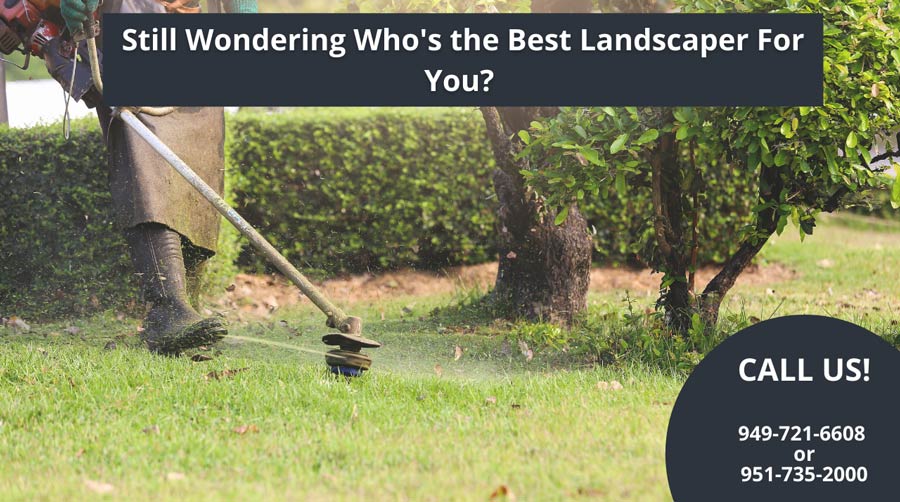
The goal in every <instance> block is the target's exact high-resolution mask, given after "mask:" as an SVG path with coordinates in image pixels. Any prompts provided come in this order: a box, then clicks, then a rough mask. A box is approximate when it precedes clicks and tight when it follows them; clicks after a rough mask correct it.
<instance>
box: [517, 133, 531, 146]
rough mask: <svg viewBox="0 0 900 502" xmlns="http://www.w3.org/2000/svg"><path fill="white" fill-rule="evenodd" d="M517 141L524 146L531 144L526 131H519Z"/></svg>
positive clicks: (529, 136)
mask: <svg viewBox="0 0 900 502" xmlns="http://www.w3.org/2000/svg"><path fill="white" fill-rule="evenodd" d="M519 139H521V140H522V142H523V143H525V144H526V145H527V144H529V143H531V135H530V134H528V131H519Z"/></svg>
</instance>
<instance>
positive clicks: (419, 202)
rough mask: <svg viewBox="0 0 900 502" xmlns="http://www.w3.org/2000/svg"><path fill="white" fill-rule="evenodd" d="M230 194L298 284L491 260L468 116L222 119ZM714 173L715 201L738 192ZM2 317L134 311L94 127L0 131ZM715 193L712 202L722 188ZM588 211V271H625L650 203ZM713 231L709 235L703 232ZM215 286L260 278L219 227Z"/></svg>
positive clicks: (132, 284) (484, 148)
mask: <svg viewBox="0 0 900 502" xmlns="http://www.w3.org/2000/svg"><path fill="white" fill-rule="evenodd" d="M228 128H229V135H228V137H229V140H228V145H227V151H228V158H229V168H228V170H227V172H226V186H227V187H228V189H229V190H230V193H231V198H232V199H233V201H234V202H235V205H236V207H237V208H238V210H239V211H240V212H241V213H242V214H243V215H244V216H245V217H247V218H248V219H249V220H250V221H251V222H252V223H254V224H255V225H257V226H258V228H259V230H260V231H261V232H262V233H263V234H264V235H265V236H266V237H267V238H269V239H271V240H272V242H273V243H274V244H275V245H276V247H278V248H279V249H283V250H285V252H286V254H287V256H288V258H289V259H291V260H292V261H293V262H294V263H295V264H297V265H298V266H299V267H300V268H302V269H303V270H304V271H307V272H309V271H313V272H314V274H313V275H316V276H320V277H321V276H324V275H333V274H338V273H345V272H360V271H367V270H380V269H388V268H396V267H405V266H413V267H418V268H430V269H434V268H440V267H444V266H448V265H455V264H474V263H481V262H484V261H487V260H491V259H494V258H495V253H496V251H495V245H494V242H495V239H494V235H495V233H496V229H495V228H494V226H495V222H496V218H495V214H494V213H495V211H496V202H495V196H494V193H493V187H492V184H491V179H490V175H491V171H492V170H493V168H494V160H493V155H492V153H491V151H490V146H489V144H488V142H487V139H486V137H485V132H484V123H483V121H482V119H481V116H480V114H479V113H478V112H477V111H476V110H474V109H453V108H445V109H390V108H387V109H386V108H378V109H303V110H292V111H287V112H281V113H265V112H262V111H256V110H253V111H242V112H241V113H239V114H237V115H232V116H230V117H229V119H228ZM739 178H740V177H737V176H730V175H729V173H721V176H716V177H714V179H713V181H714V182H716V183H722V184H724V185H727V186H728V190H730V192H729V191H726V190H724V189H723V193H737V192H739V191H744V190H747V189H749V187H746V186H742V185H741V183H745V181H740V179H739ZM0 190H2V193H3V194H4V197H3V198H0V242H2V243H3V245H2V248H0V316H2V315H10V314H15V315H19V316H23V317H30V318H47V317H58V316H65V315H81V314H84V313H87V312H91V311H96V310H99V309H105V308H117V309H126V308H128V307H129V305H133V304H134V302H133V299H134V298H135V295H136V281H135V280H134V279H135V278H134V276H133V274H132V272H131V268H130V263H129V258H128V255H127V249H126V247H125V244H124V241H123V239H122V237H121V235H120V234H119V232H117V231H116V230H115V228H114V227H113V223H112V222H113V218H112V216H111V214H112V213H111V211H112V208H111V199H110V196H109V193H108V188H107V171H106V153H105V151H104V148H103V146H102V142H101V138H100V131H99V127H98V126H97V124H96V121H93V120H85V121H79V122H78V123H76V124H75V125H74V126H73V133H72V138H71V140H69V141H68V142H67V141H65V140H64V139H63V138H62V133H61V128H60V126H59V125H55V126H49V127H38V128H33V129H29V130H20V129H12V130H11V129H5V128H0ZM717 192H718V190H717ZM744 199H745V198H744V197H740V196H735V197H733V198H731V199H730V200H727V199H725V198H724V197H723V199H722V200H718V201H709V207H710V210H709V211H708V213H707V214H706V215H705V218H706V219H708V220H710V221H708V222H701V230H702V231H703V232H704V234H703V235H704V238H706V239H708V240H709V241H711V242H715V243H716V245H715V246H710V247H709V248H708V249H707V248H704V251H706V252H707V254H706V255H704V256H701V257H700V259H701V261H707V262H708V261H715V260H719V259H721V257H722V256H724V253H725V252H727V250H728V248H729V245H730V243H731V240H732V239H729V238H727V237H726V236H725V234H719V235H713V234H710V233H708V232H709V231H707V230H704V229H714V230H717V231H721V230H720V229H722V228H724V227H723V226H722V225H720V224H719V223H717V221H718V219H720V218H721V216H720V215H721V214H722V211H725V212H726V213H728V214H733V213H738V214H746V211H749V208H743V207H732V206H731V205H730V204H734V201H739V200H744ZM605 204H606V205H604V206H598V205H586V206H585V207H584V208H583V212H584V213H585V216H586V217H587V219H588V221H589V223H590V225H591V227H592V229H593V231H594V232H595V240H596V241H597V244H598V249H597V253H596V258H597V259H598V260H599V261H603V262H606V263H624V262H626V261H631V260H632V259H633V257H634V256H635V253H637V252H639V251H640V249H638V247H639V245H640V244H639V243H640V242H641V239H640V236H641V235H642V234H644V233H645V232H647V231H648V228H649V227H648V224H649V222H650V218H649V214H650V210H649V201H647V200H642V199H639V198H636V197H633V196H631V195H629V196H627V197H625V198H622V199H620V198H618V197H609V199H608V201H607V202H606V203H605ZM707 223H708V224H707ZM222 228H223V232H222V237H221V239H220V253H219V255H218V256H217V257H216V258H215V260H214V263H215V265H214V266H213V267H212V269H213V272H214V273H213V274H211V277H212V280H211V282H212V284H214V285H215V286H216V287H219V286H221V285H222V284H223V283H224V282H225V281H227V280H228V278H229V277H230V275H231V274H232V273H233V272H234V268H233V264H234V262H235V260H236V259H237V257H238V255H240V259H238V260H237V261H238V262H239V263H240V264H241V266H242V267H244V268H245V269H248V270H251V271H259V270H262V269H263V268H264V267H265V265H264V263H263V261H262V260H260V259H259V258H257V257H255V255H253V254H252V253H251V252H250V251H249V250H248V249H247V245H246V244H240V243H239V242H241V243H242V242H244V241H239V240H238V236H237V234H236V231H234V230H233V229H231V228H230V226H228V225H223V227H222Z"/></svg>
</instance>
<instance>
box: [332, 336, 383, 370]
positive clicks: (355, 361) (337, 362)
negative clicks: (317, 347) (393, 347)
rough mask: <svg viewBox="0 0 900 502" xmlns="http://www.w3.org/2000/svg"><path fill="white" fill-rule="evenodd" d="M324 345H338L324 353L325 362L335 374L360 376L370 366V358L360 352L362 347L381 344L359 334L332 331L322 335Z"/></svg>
mask: <svg viewBox="0 0 900 502" xmlns="http://www.w3.org/2000/svg"><path fill="white" fill-rule="evenodd" d="M322 342H323V343H325V345H332V346H338V347H340V349H334V350H331V351H329V352H328V354H326V355H325V364H327V365H328V366H329V367H330V368H331V372H332V373H334V374H335V375H344V376H350V377H355V376H360V375H362V372H363V371H366V370H367V369H369V368H370V367H371V366H372V358H371V357H369V356H368V355H366V354H363V353H362V352H360V351H361V350H362V349H364V348H369V349H377V348H378V347H381V344H380V343H378V342H376V341H375V340H369V339H368V338H363V337H361V336H355V335H346V334H343V333H332V334H329V335H325V336H323V337H322Z"/></svg>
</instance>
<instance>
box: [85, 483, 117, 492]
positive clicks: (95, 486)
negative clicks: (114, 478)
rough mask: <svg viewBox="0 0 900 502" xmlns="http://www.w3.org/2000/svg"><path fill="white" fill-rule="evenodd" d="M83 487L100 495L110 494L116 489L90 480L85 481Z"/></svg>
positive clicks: (107, 484)
mask: <svg viewBox="0 0 900 502" xmlns="http://www.w3.org/2000/svg"><path fill="white" fill-rule="evenodd" d="M84 486H86V487H87V489H88V490H90V491H92V492H94V493H99V494H101V495H103V494H107V493H112V492H113V491H114V490H115V489H116V487H115V486H113V485H111V484H109V483H103V482H102V481H94V480H92V479H85V480H84Z"/></svg>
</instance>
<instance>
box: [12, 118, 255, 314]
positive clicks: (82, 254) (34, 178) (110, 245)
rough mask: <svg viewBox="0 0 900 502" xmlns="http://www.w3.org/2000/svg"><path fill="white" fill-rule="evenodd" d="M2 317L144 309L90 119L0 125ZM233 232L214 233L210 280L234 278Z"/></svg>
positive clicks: (102, 150) (102, 153) (103, 152)
mask: <svg viewBox="0 0 900 502" xmlns="http://www.w3.org/2000/svg"><path fill="white" fill-rule="evenodd" d="M0 192H2V193H3V194H4V196H3V197H2V198H0V242H2V246H0V317H2V316H8V315H17V316H20V317H27V318H32V319H34V318H37V319H46V318H58V317H67V316H75V315H83V314H86V313H90V312H96V311H99V310H105V309H113V308H114V309H119V310H123V311H127V312H136V311H137V310H139V309H140V308H141V306H140V305H139V303H138V302H136V301H135V300H136V299H137V298H138V281H137V278H136V276H135V275H134V272H133V270H132V267H131V259H130V257H129V254H128V247H127V245H126V244H125V239H124V237H123V235H122V233H121V232H120V231H119V230H117V228H116V227H115V225H114V218H113V209H112V197H111V196H110V194H109V186H108V169H107V164H106V149H105V147H104V146H103V141H102V137H101V132H100V126H99V124H97V121H96V120H89V119H84V120H79V121H77V122H75V123H73V124H72V134H71V137H70V139H69V140H68V141H66V140H65V139H64V138H63V134H62V128H61V126H60V125H58V124H57V125H52V126H42V127H35V128H31V129H8V128H6V127H3V126H0ZM235 232H236V231H227V230H226V231H223V232H222V233H221V235H220V239H219V240H220V247H221V249H220V253H219V256H217V257H216V258H214V259H213V260H212V262H211V263H210V266H209V268H208V270H209V274H208V277H207V283H208V284H209V285H212V284H215V285H217V286H218V285H221V284H222V283H223V282H224V281H225V280H230V278H231V277H232V276H233V275H234V272H235V268H234V266H233V262H234V259H235V257H236V254H237V253H236V249H237V243H236V238H235Z"/></svg>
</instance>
